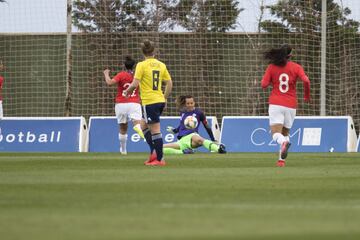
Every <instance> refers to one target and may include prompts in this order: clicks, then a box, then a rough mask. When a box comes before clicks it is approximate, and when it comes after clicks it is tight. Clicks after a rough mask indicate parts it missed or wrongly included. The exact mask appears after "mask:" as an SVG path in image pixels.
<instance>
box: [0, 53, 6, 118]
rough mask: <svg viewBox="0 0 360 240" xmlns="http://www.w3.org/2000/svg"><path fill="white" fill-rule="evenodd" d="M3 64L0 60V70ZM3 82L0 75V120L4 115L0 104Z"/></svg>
mask: <svg viewBox="0 0 360 240" xmlns="http://www.w3.org/2000/svg"><path fill="white" fill-rule="evenodd" d="M4 69H5V66H4V64H3V62H2V61H1V60H0V71H3V70H4ZM3 83H4V77H3V76H1V75H0V120H1V119H2V118H3V117H4V113H3V106H2V85H3Z"/></svg>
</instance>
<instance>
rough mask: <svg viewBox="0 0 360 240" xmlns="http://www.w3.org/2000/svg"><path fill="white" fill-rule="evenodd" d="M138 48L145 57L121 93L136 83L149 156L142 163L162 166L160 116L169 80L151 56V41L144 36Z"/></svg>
mask: <svg viewBox="0 0 360 240" xmlns="http://www.w3.org/2000/svg"><path fill="white" fill-rule="evenodd" d="M141 50H142V53H143V54H144V56H145V60H144V61H142V62H139V63H138V64H137V66H136V70H135V76H134V80H133V82H132V83H131V85H130V86H129V87H128V89H126V90H125V91H124V95H125V96H128V95H129V93H131V92H132V91H133V90H134V89H135V88H136V87H137V86H140V92H141V104H142V108H143V118H144V121H145V123H144V124H143V125H142V130H143V132H144V135H145V139H146V142H147V143H148V145H149V147H150V157H149V159H148V160H147V161H146V162H145V165H149V166H165V165H166V163H165V160H164V159H163V138H162V135H161V131H160V116H161V114H162V112H163V110H164V108H165V104H166V101H167V98H168V97H169V95H170V93H171V89H172V85H173V84H172V80H171V76H170V74H169V72H168V70H167V68H166V65H165V64H164V63H163V62H161V61H159V60H157V59H156V58H155V47H154V43H153V42H151V41H149V40H147V39H146V40H144V42H143V43H142V44H141ZM163 83H165V85H166V86H165V91H164V93H163V92H162V89H161V87H162V85H163Z"/></svg>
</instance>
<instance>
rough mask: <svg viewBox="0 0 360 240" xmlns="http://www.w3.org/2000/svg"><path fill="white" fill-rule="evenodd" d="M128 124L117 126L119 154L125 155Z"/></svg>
mask: <svg viewBox="0 0 360 240" xmlns="http://www.w3.org/2000/svg"><path fill="white" fill-rule="evenodd" d="M127 129H128V123H120V124H119V141H120V153H121V154H124V155H126V154H127V150H126V142H127V139H128V134H127Z"/></svg>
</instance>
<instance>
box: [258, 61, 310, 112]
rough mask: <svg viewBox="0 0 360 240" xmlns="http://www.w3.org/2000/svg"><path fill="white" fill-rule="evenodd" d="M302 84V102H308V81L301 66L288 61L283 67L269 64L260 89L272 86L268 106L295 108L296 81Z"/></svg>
mask: <svg viewBox="0 0 360 240" xmlns="http://www.w3.org/2000/svg"><path fill="white" fill-rule="evenodd" d="M297 79H300V80H301V81H302V82H303V84H304V100H305V101H309V100H310V80H309V78H308V77H307V76H306V74H305V72H304V69H303V68H302V66H300V65H299V64H297V63H295V62H291V61H288V62H287V63H286V65H285V66H276V65H274V64H270V65H269V66H268V67H267V69H266V71H265V74H264V76H263V78H262V80H261V87H262V88H267V87H268V86H269V85H272V91H271V94H270V97H269V104H274V105H280V106H284V107H289V108H295V109H296V108H297V96H296V81H297Z"/></svg>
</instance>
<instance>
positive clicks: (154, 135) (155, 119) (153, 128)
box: [143, 103, 165, 166]
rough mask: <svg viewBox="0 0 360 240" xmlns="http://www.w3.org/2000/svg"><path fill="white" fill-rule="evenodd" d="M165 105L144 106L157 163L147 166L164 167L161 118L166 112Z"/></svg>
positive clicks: (150, 163) (153, 162)
mask: <svg viewBox="0 0 360 240" xmlns="http://www.w3.org/2000/svg"><path fill="white" fill-rule="evenodd" d="M164 107H165V103H155V104H150V105H147V106H144V109H143V110H145V111H144V119H145V121H146V123H147V125H148V127H149V129H150V132H151V139H152V143H153V146H154V149H155V152H156V161H151V162H149V163H145V164H146V165H159V166H164V165H165V160H164V159H163V145H164V143H163V139H162V135H161V131H160V116H161V114H162V112H163V110H164Z"/></svg>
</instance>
